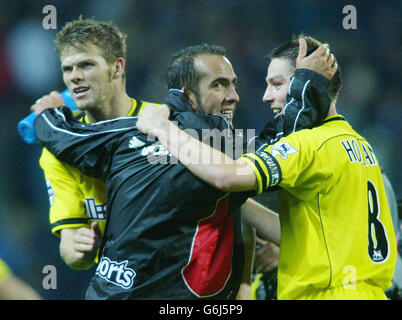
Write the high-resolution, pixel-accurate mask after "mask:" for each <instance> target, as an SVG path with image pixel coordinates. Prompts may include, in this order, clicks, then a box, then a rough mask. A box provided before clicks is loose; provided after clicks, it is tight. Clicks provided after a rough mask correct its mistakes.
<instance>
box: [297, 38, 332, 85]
mask: <svg viewBox="0 0 402 320" xmlns="http://www.w3.org/2000/svg"><path fill="white" fill-rule="evenodd" d="M306 54H307V42H306V40H305V39H304V38H299V55H298V56H297V58H296V69H309V70H312V71H315V72H317V73H319V74H321V75H323V76H324V77H325V78H327V79H328V80H331V79H332V77H333V76H334V74H335V72H336V70H337V68H338V64H337V62H336V60H335V57H334V55H333V54H331V52H330V51H329V49H328V45H327V44H322V45H321V46H319V47H318V48H317V49H316V50H315V51H314V52H313V53H311V54H310V55H309V56H307V57H306Z"/></svg>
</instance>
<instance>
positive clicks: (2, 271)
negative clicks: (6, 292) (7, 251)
mask: <svg viewBox="0 0 402 320" xmlns="http://www.w3.org/2000/svg"><path fill="white" fill-rule="evenodd" d="M11 273H12V272H11V269H10V267H9V266H8V265H7V264H6V263H5V262H4V261H3V260H2V259H0V285H1V284H2V283H3V282H4V280H6V279H7V278H8V277H9V276H10V275H11Z"/></svg>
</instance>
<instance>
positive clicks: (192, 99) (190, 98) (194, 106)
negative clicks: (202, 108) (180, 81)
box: [181, 87, 197, 111]
mask: <svg viewBox="0 0 402 320" xmlns="http://www.w3.org/2000/svg"><path fill="white" fill-rule="evenodd" d="M181 90H183V91H184V95H185V96H186V97H187V100H188V102H190V105H191V108H192V109H193V110H194V111H197V104H196V99H195V95H194V93H193V92H192V91H191V90H189V89H188V88H187V87H183V88H181Z"/></svg>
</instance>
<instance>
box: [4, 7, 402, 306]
mask: <svg viewBox="0 0 402 320" xmlns="http://www.w3.org/2000/svg"><path fill="white" fill-rule="evenodd" d="M325 2H327V1H325ZM351 2H353V3H351ZM351 2H343V1H331V4H326V3H324V1H320V2H318V1H300V0H298V1H296V0H294V1H273V0H272V1H271V0H259V1H257V0H251V1H235V0H207V1H205V0H204V1H139V0H138V1H126V0H113V1H111V0H109V1H108V0H90V1H71V0H69V1H61V0H59V1H32V0H18V1H11V0H3V1H1V4H0V128H1V134H0V257H1V258H3V259H4V260H5V261H6V262H7V263H8V264H9V265H10V266H11V267H12V268H13V270H14V272H15V273H16V274H17V275H18V276H20V277H22V278H23V279H24V280H26V281H27V282H28V283H29V284H31V285H32V286H33V287H34V288H35V289H36V290H37V291H38V292H39V293H40V294H41V295H42V296H43V297H44V298H45V299H81V298H83V296H84V292H85V290H86V288H87V286H88V282H89V280H90V277H91V275H92V274H93V273H94V269H91V270H89V271H73V270H71V269H69V268H68V267H67V266H66V265H65V264H64V263H63V261H62V260H61V258H60V256H59V252H58V239H57V238H56V237H54V236H53V235H52V234H51V233H50V228H49V223H48V205H49V204H48V197H47V191H46V186H45V182H44V179H43V176H42V171H41V169H40V168H39V164H38V158H39V155H40V151H41V146H40V145H27V144H26V143H24V142H23V141H22V140H21V138H20V137H19V135H18V133H17V123H18V121H19V120H20V119H22V118H23V117H24V116H26V115H28V113H29V107H30V105H31V104H33V103H34V101H35V100H36V99H37V98H39V97H40V96H42V95H44V94H46V93H48V92H50V91H51V90H54V89H56V90H59V91H62V90H63V89H64V85H63V83H62V79H61V72H60V67H59V60H58V56H57V54H56V53H55V52H54V51H53V39H54V37H55V34H56V32H57V31H59V30H60V29H61V28H62V26H63V25H64V24H65V22H67V21H69V20H72V19H75V18H78V16H79V15H80V14H82V15H83V16H84V17H95V18H97V19H100V20H112V21H114V22H115V23H116V24H117V25H118V26H119V27H120V28H121V30H122V31H123V32H124V33H126V34H127V35H128V39H127V41H128V52H127V60H128V62H127V91H128V93H129V94H130V95H131V96H133V97H136V98H139V99H143V100H148V101H154V102H162V100H163V97H164V95H165V93H166V88H165V85H164V73H165V69H166V66H167V64H168V60H169V57H170V55H171V54H172V53H174V52H175V51H177V50H178V49H181V48H184V47H185V46H188V45H193V44H197V43H201V42H207V43H213V44H218V45H223V46H224V47H226V49H227V53H228V57H229V59H230V60H231V62H232V64H233V66H234V69H235V72H236V74H237V75H238V77H239V85H238V93H239V95H240V100H241V101H240V103H239V104H238V107H237V111H236V114H235V124H236V126H237V127H240V128H255V129H256V130H257V131H258V130H260V129H261V128H262V126H263V125H264V123H265V121H266V120H265V119H268V118H269V117H271V116H272V114H271V111H270V109H269V107H268V106H267V105H264V104H263V103H262V95H263V93H264V90H265V80H264V79H265V76H266V68H267V63H268V61H267V59H266V58H265V54H266V53H267V52H268V51H270V50H271V49H272V48H274V47H275V46H277V45H279V44H280V43H281V42H284V41H287V40H288V39H289V38H290V37H291V35H292V34H297V33H300V32H302V31H303V32H305V33H307V34H311V35H312V36H314V37H316V38H318V39H319V40H321V41H323V42H324V41H326V42H329V43H330V45H331V49H332V51H333V52H334V53H335V55H336V57H337V59H338V63H339V65H340V66H341V68H342V70H343V75H344V86H343V89H342V90H341V93H340V98H339V101H338V104H337V109H338V112H339V113H341V114H342V115H344V116H345V117H346V118H347V119H348V120H349V122H350V123H351V124H352V125H353V126H354V128H355V129H356V130H357V131H358V132H359V133H361V134H362V135H363V136H364V137H366V138H367V139H368V140H369V141H370V143H371V145H372V146H373V148H374V150H375V152H376V155H377V158H378V159H379V161H380V163H381V166H382V167H383V169H384V170H385V172H386V173H387V174H388V176H389V179H390V180H391V183H392V184H393V186H394V189H395V193H396V196H397V198H398V199H401V198H402V183H401V176H402V175H401V166H400V164H401V156H402V154H401V120H402V111H401V110H402V108H401V101H402V94H401V90H400V88H401V73H402V69H401V60H402V57H401V52H402V46H401V18H400V16H401V12H402V11H401V2H400V1H397V0H394V1H390V0H382V1H370V2H369V1H351ZM48 4H51V5H54V6H55V7H56V9H57V30H45V29H44V28H43V26H42V20H43V18H44V17H45V15H46V14H43V13H42V9H43V7H44V6H45V5H48ZM348 4H353V5H354V6H355V7H356V11H357V29H356V30H345V29H344V28H343V25H342V21H343V19H344V17H345V16H346V14H343V13H342V9H343V7H344V6H345V5H348ZM46 265H54V266H55V267H56V269H57V289H56V290H53V289H49V290H45V289H44V288H43V286H42V280H43V278H44V276H45V274H43V273H42V270H43V268H44V266H46Z"/></svg>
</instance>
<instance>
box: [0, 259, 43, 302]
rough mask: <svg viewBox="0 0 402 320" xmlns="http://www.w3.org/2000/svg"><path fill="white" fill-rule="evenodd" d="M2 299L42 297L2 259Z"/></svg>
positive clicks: (0, 298)
mask: <svg viewBox="0 0 402 320" xmlns="http://www.w3.org/2000/svg"><path fill="white" fill-rule="evenodd" d="M0 300H41V297H40V295H39V294H38V293H37V292H36V291H35V290H34V289H33V288H32V287H31V286H30V285H29V284H28V283H26V282H25V281H24V280H23V279H21V278H19V277H18V276H16V275H15V274H14V273H13V272H12V270H11V268H10V267H9V266H8V265H7V264H6V263H5V262H4V261H3V260H2V259H0Z"/></svg>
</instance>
